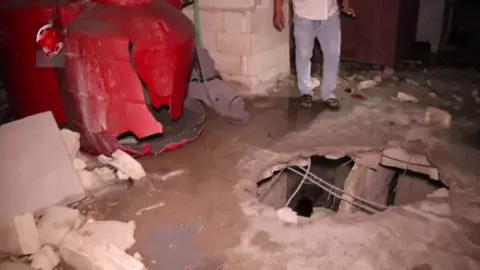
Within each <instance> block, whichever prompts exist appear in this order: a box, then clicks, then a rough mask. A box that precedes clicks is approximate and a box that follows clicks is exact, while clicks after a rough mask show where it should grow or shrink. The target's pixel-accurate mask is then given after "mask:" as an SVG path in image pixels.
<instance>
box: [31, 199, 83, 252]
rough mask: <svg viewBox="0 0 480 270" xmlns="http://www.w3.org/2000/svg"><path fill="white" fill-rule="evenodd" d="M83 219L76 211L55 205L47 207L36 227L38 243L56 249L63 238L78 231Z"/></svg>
mask: <svg viewBox="0 0 480 270" xmlns="http://www.w3.org/2000/svg"><path fill="white" fill-rule="evenodd" d="M84 219H85V218H84V217H83V216H82V215H81V214H80V212H79V211H78V210H77V209H72V208H68V207H63V206H55V205H52V206H49V207H47V208H46V209H45V211H44V212H43V215H42V218H41V219H40V221H39V222H38V225H37V228H38V234H39V236H40V242H41V243H42V245H52V246H54V247H56V248H57V247H58V245H59V244H60V242H61V241H62V239H63V237H65V235H67V233H69V232H70V231H71V230H74V229H78V228H79V227H80V226H81V225H82V224H83V222H84Z"/></svg>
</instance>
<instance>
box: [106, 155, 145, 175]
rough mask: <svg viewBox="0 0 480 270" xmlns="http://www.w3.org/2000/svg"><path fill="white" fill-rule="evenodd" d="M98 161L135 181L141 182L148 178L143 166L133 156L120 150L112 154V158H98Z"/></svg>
mask: <svg viewBox="0 0 480 270" xmlns="http://www.w3.org/2000/svg"><path fill="white" fill-rule="evenodd" d="M98 160H99V161H100V162H102V163H104V164H109V165H110V166H112V167H114V168H116V169H117V170H120V171H122V172H124V173H125V174H126V175H128V176H129V177H130V178H132V179H133V180H140V179H141V178H143V177H145V176H146V173H145V170H144V169H143V167H142V165H141V164H140V163H139V162H138V161H137V160H135V159H134V158H133V157H132V156H130V155H129V154H127V153H125V152H124V151H122V150H120V149H118V150H116V151H115V152H113V153H112V157H106V156H104V155H100V156H98Z"/></svg>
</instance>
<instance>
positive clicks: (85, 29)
mask: <svg viewBox="0 0 480 270" xmlns="http://www.w3.org/2000/svg"><path fill="white" fill-rule="evenodd" d="M94 2H96V3H95V4H93V5H92V6H91V7H90V8H88V9H86V10H85V11H84V12H82V14H81V15H80V16H78V17H77V18H76V19H75V20H74V21H73V22H72V23H70V25H69V27H68V32H67V36H66V39H65V55H66V58H65V75H64V80H65V82H64V83H65V87H64V89H67V92H66V102H67V103H66V107H67V115H68V118H69V120H70V124H71V125H72V128H73V129H74V130H76V131H78V132H80V133H81V135H82V137H81V138H82V139H81V144H82V148H83V149H84V150H85V151H87V152H90V153H92V154H99V153H103V154H110V153H111V152H113V151H115V150H117V149H123V150H126V151H128V152H129V153H130V154H132V155H134V156H141V155H145V154H153V153H151V150H150V149H149V148H148V145H145V148H144V149H143V150H142V152H138V151H133V150H132V149H125V148H124V147H123V146H122V145H120V144H119V143H118V138H119V137H120V136H121V135H123V134H126V133H129V132H131V133H133V134H134V135H135V137H136V138H137V139H145V138H148V137H151V136H152V135H158V134H161V133H162V132H163V126H162V124H161V123H160V121H161V120H158V121H157V119H156V118H155V116H154V115H155V112H156V111H157V110H159V109H160V108H161V107H162V106H167V107H168V108H169V117H168V118H170V119H169V120H177V119H179V118H180V117H181V116H182V113H183V106H184V101H185V97H186V95H187V90H188V84H189V77H190V74H191V71H192V66H193V57H194V45H195V31H194V26H193V24H192V22H191V21H190V20H189V19H188V18H187V17H186V16H184V15H183V14H182V12H181V11H180V10H179V9H177V8H175V7H172V6H171V5H170V4H168V3H166V2H165V1H163V0H96V1H94ZM157 118H158V117H157Z"/></svg>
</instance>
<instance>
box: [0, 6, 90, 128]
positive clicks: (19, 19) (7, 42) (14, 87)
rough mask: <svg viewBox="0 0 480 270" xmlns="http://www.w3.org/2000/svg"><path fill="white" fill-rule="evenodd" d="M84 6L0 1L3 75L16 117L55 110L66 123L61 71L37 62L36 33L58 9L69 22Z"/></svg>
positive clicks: (64, 22) (0, 74) (0, 65)
mask: <svg viewBox="0 0 480 270" xmlns="http://www.w3.org/2000/svg"><path fill="white" fill-rule="evenodd" d="M57 4H58V5H57ZM54 7H55V8H54ZM84 8H85V4H83V3H82V2H80V1H63V0H61V1H60V0H58V1H52V0H23V1H22V0H8V1H0V78H1V80H2V81H3V83H4V85H5V89H6V90H7V95H8V101H9V105H10V113H11V116H12V117H13V118H22V117H26V116H29V115H33V114H37V113H40V112H45V111H52V112H53V115H54V116H55V119H56V120H57V122H58V123H59V124H65V123H66V116H65V112H64V108H63V102H62V96H61V93H60V88H59V82H58V78H57V74H56V72H55V69H54V68H53V67H39V66H38V65H37V62H36V60H37V52H38V51H39V50H38V48H37V43H36V40H35V37H36V35H37V31H38V30H39V29H40V28H41V27H42V26H44V25H45V24H47V23H49V21H51V20H52V18H53V12H54V11H57V12H58V16H57V17H58V20H59V23H60V24H61V26H65V25H67V24H68V23H69V22H70V21H71V20H73V19H74V18H75V17H76V16H77V15H78V14H79V13H80V12H81V11H82V10H83V9H84Z"/></svg>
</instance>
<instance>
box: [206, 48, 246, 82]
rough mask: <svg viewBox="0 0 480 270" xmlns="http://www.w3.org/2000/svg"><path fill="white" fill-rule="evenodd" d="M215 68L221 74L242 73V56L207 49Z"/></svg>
mask: <svg viewBox="0 0 480 270" xmlns="http://www.w3.org/2000/svg"><path fill="white" fill-rule="evenodd" d="M209 53H210V56H211V57H212V59H213V61H215V67H216V69H217V70H218V71H219V72H220V73H221V74H222V75H223V74H228V75H230V76H232V75H242V56H241V55H234V54H225V53H219V52H212V51H209Z"/></svg>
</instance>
